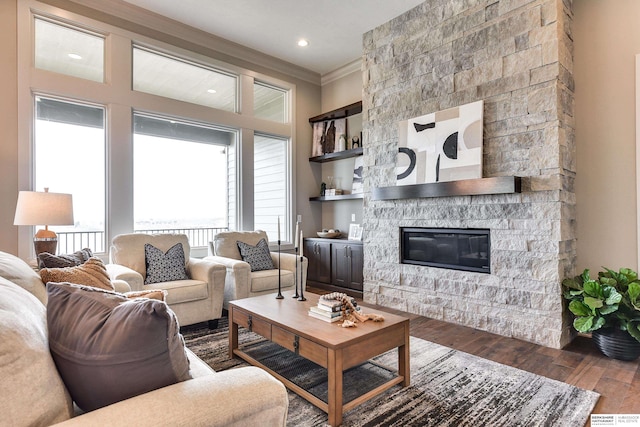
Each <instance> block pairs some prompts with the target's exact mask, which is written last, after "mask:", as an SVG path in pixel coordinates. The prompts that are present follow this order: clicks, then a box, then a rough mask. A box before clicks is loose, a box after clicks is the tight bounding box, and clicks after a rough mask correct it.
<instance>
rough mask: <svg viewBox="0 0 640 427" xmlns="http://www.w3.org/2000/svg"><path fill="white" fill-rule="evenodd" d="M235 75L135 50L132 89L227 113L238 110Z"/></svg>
mask: <svg viewBox="0 0 640 427" xmlns="http://www.w3.org/2000/svg"><path fill="white" fill-rule="evenodd" d="M236 86H237V79H236V77H235V76H231V75H228V74H224V73H222V72H219V71H214V70H212V69H209V68H206V67H204V66H202V65H195V64H191V63H188V62H186V61H183V60H180V59H177V58H173V57H170V56H167V55H162V54H160V53H158V52H153V51H150V50H148V49H144V48H141V47H134V48H133V89H134V90H138V91H140V92H146V93H151V94H153V95H159V96H164V97H167V98H171V99H177V100H178V101H185V102H192V103H194V104H198V105H204V106H206V107H212V108H217V109H219V110H224V111H231V112H235V111H236V91H237V89H236Z"/></svg>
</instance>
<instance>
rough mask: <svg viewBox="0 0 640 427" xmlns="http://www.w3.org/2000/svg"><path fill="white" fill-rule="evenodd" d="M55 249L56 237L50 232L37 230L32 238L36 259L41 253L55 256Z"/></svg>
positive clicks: (56, 245) (56, 244)
mask: <svg viewBox="0 0 640 427" xmlns="http://www.w3.org/2000/svg"><path fill="white" fill-rule="evenodd" d="M57 247H58V236H57V235H56V233H54V232H53V231H51V230H48V229H44V230H38V232H37V233H36V235H35V236H34V237H33V248H34V249H35V250H36V257H37V256H38V255H40V254H41V253H42V252H49V253H50V254H52V255H55V254H56V248H57Z"/></svg>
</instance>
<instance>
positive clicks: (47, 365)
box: [0, 277, 73, 426]
mask: <svg viewBox="0 0 640 427" xmlns="http://www.w3.org/2000/svg"><path fill="white" fill-rule="evenodd" d="M40 287H41V288H42V289H43V290H44V286H42V285H40ZM0 325H1V326H0V378H2V380H0V396H1V398H0V414H1V415H0V424H2V425H6V426H49V425H53V424H56V423H59V422H62V421H65V420H67V419H69V418H71V417H72V416H73V406H72V402H71V397H70V396H69V393H67V391H66V389H65V387H64V383H63V382H62V379H61V378H60V375H58V371H57V370H56V365H55V363H53V359H52V358H51V353H50V352H49V343H48V341H47V313H46V308H45V306H44V305H42V303H41V302H40V301H38V300H37V299H36V298H35V297H34V296H33V295H32V294H30V293H29V292H28V291H26V290H25V289H23V288H21V287H20V286H18V285H16V284H14V283H12V282H10V281H8V280H6V279H4V278H2V277H0Z"/></svg>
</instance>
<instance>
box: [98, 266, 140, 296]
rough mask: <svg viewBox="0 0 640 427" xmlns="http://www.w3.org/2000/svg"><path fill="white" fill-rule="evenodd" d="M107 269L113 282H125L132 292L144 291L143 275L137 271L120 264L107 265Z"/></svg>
mask: <svg viewBox="0 0 640 427" xmlns="http://www.w3.org/2000/svg"><path fill="white" fill-rule="evenodd" d="M105 267H106V268H107V273H108V274H109V277H110V278H111V280H112V281H116V280H124V281H125V282H127V283H128V284H129V287H130V288H131V289H130V290H132V291H142V290H144V279H143V278H142V274H140V273H138V272H137V271H135V270H132V269H130V268H129V267H125V266H124V265H120V264H107V265H105Z"/></svg>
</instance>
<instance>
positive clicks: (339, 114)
mask: <svg viewBox="0 0 640 427" xmlns="http://www.w3.org/2000/svg"><path fill="white" fill-rule="evenodd" d="M360 113H362V101H358V102H354V103H353V104H349V105H347V106H346V107H342V108H338V109H335V110H333V111H328V112H326V113H323V114H320V115H317V116H315V117H311V118H310V119H309V123H312V124H313V123H317V122H324V121H325V120H331V119H342V118H345V117H349V116H353V115H354V114H360Z"/></svg>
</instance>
